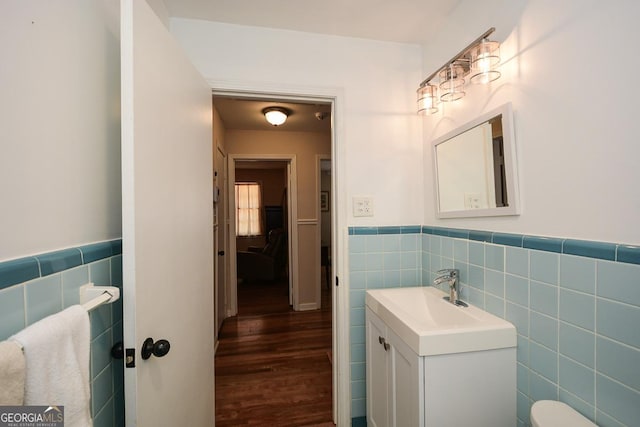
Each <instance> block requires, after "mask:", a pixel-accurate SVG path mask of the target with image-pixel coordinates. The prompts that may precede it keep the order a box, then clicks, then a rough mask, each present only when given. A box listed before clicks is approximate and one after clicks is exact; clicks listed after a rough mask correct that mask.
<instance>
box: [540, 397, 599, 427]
mask: <svg viewBox="0 0 640 427" xmlns="http://www.w3.org/2000/svg"><path fill="white" fill-rule="evenodd" d="M531 421H532V422H535V424H534V425H537V426H539V427H562V426H572V427H597V426H596V425H595V424H594V423H592V422H591V421H589V420H588V419H587V418H585V417H584V416H582V415H581V414H580V413H578V412H577V411H576V410H575V409H573V408H572V407H570V406H569V405H567V404H566V403H562V402H557V401H555V400H539V401H537V402H535V403H534V404H533V406H532V407H531Z"/></svg>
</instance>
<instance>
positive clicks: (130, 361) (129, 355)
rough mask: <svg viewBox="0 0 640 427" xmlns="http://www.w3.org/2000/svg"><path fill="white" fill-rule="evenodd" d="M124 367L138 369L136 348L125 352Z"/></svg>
mask: <svg viewBox="0 0 640 427" xmlns="http://www.w3.org/2000/svg"><path fill="white" fill-rule="evenodd" d="M124 366H125V367H127V368H135V367H136V349H135V348H127V349H126V350H125V361H124Z"/></svg>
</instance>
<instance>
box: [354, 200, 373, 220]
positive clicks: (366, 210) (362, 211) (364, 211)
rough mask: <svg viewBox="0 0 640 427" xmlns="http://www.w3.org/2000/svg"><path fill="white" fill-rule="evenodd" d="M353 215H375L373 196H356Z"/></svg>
mask: <svg viewBox="0 0 640 427" xmlns="http://www.w3.org/2000/svg"><path fill="white" fill-rule="evenodd" d="M353 216H373V198H371V197H354V198H353Z"/></svg>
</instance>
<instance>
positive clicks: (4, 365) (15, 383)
mask: <svg viewBox="0 0 640 427" xmlns="http://www.w3.org/2000/svg"><path fill="white" fill-rule="evenodd" d="M24 375H25V361H24V354H22V347H21V346H20V344H18V343H17V342H15V341H2V342H0V405H18V406H20V405H22V404H23V403H24Z"/></svg>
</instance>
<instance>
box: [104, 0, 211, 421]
mask: <svg viewBox="0 0 640 427" xmlns="http://www.w3.org/2000/svg"><path fill="white" fill-rule="evenodd" d="M121 49H122V50H121V56H122V57H121V61H122V63H121V66H122V197H123V202H122V210H123V213H122V215H123V218H122V220H123V225H122V235H123V239H122V240H123V251H122V252H123V275H124V277H123V279H124V287H123V299H124V301H123V303H124V345H125V348H126V349H127V353H129V352H130V351H131V349H135V357H134V358H133V361H134V362H135V368H133V367H130V368H125V396H126V397H125V399H126V424H127V426H129V427H132V426H141V427H147V426H211V425H214V422H215V417H214V370H213V330H214V309H213V300H214V298H213V224H212V217H213V196H212V190H213V185H212V183H213V176H212V174H213V172H212V169H213V168H212V151H211V148H212V147H211V135H212V125H211V120H212V106H211V90H210V88H209V87H208V86H207V84H206V83H205V81H204V80H203V79H202V77H201V76H200V75H199V74H198V72H197V71H196V70H195V69H194V67H193V66H192V65H191V63H190V62H189V61H188V60H187V59H186V58H185V57H184V55H183V54H182V53H181V51H180V49H179V47H178V46H177V44H176V43H175V42H174V41H173V39H172V38H171V36H170V34H169V33H168V31H167V30H166V29H165V27H164V26H163V25H162V24H161V23H160V21H159V20H158V19H157V17H156V16H155V14H154V13H153V12H152V11H151V9H150V8H149V6H148V5H147V2H145V1H140V0H122V1H121ZM99 101H100V100H96V102H99ZM146 338H152V339H153V340H154V341H155V342H157V341H158V340H160V339H165V340H167V341H168V342H169V343H170V351H169V352H168V354H166V355H165V356H163V357H158V355H160V354H161V352H162V349H161V348H160V347H161V346H156V349H155V353H157V354H158V355H151V356H150V357H149V358H148V359H146V360H144V359H143V358H142V357H141V349H142V346H143V342H144V341H145V339H146ZM150 349H153V348H152V347H151V348H150ZM165 349H166V346H165ZM128 356H129V355H128V354H127V357H125V359H126V361H127V362H131V361H132V360H130V358H129V357H128Z"/></svg>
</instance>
